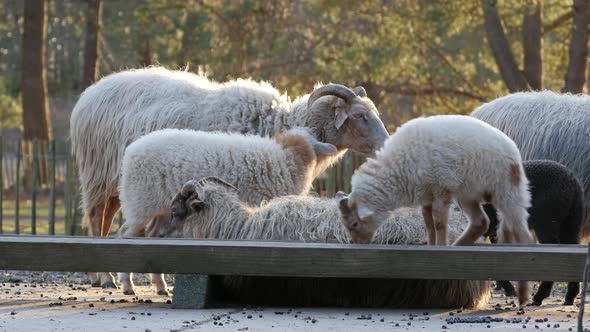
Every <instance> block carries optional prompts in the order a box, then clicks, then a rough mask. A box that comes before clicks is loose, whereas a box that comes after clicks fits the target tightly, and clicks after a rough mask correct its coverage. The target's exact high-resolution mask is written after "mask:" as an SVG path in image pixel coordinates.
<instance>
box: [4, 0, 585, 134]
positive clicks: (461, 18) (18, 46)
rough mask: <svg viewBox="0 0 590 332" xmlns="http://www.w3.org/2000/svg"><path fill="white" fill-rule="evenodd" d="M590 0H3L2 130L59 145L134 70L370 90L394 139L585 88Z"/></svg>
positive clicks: (297, 88) (301, 89) (286, 87)
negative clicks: (102, 92)
mask: <svg viewBox="0 0 590 332" xmlns="http://www.w3.org/2000/svg"><path fill="white" fill-rule="evenodd" d="M589 23H590V0H573V1H572V0H522V1H515V0H514V1H513V0H504V1H501V0H498V1H496V0H481V1H479V0H466V1H461V0H448V1H426V0H371V1H349V0H338V1H335V0H301V1H291V0H265V1H262V0H202V1H197V0H184V1H181V0H170V1H162V0H151V1H147V0H128V1H116V0H88V1H82V0H79V1H74V0H70V1H67V0H63V1H62V0H25V1H21V0H1V1H0V128H4V129H3V131H2V134H3V135H4V136H5V137H6V136H11V135H12V136H18V137H21V136H22V137H24V138H25V139H33V138H37V139H41V140H47V139H51V138H54V139H59V140H65V139H67V137H68V132H69V128H68V126H69V115H70V112H71V110H72V107H73V105H74V104H75V102H76V100H77V98H78V97H79V94H80V93H81V91H83V90H84V89H85V88H86V87H87V86H88V85H89V84H91V83H92V82H94V81H95V80H97V79H98V78H100V77H103V76H105V75H108V74H110V73H113V72H117V71H120V70H124V69H129V68H138V67H142V66H147V65H162V66H166V67H168V68H173V69H177V68H187V69H188V70H189V71H193V72H198V73H202V74H205V75H207V76H208V77H210V78H211V79H213V80H217V81H226V80H230V79H234V78H238V77H242V78H252V79H254V80H265V81H269V82H271V84H272V85H274V86H275V87H277V88H278V89H279V90H280V91H281V92H287V93H288V95H289V96H291V98H294V97H296V96H299V95H302V94H305V93H309V92H311V91H312V89H313V86H314V84H315V83H316V82H335V83H341V84H345V85H348V86H350V87H353V86H357V85H362V86H364V87H365V88H366V90H367V92H368V95H369V97H370V98H372V99H373V100H374V101H375V103H376V104H377V106H378V108H379V110H380V112H381V113H382V118H383V120H384V122H385V123H386V125H387V126H388V128H389V129H390V130H391V129H393V128H395V126H397V125H399V124H401V123H403V122H404V121H407V120H408V119H411V118H413V117H416V116H419V115H428V114H468V113H469V112H471V111H472V110H473V109H474V108H475V107H477V106H478V105H480V104H481V103H483V102H486V101H490V100H492V99H494V98H496V97H498V96H502V95H505V94H507V93H510V92H516V91H524V90H542V89H550V90H554V91H564V92H565V91H567V92H572V93H580V92H586V91H587V89H588V84H589V83H588V75H587V74H588V68H587V62H588V32H589Z"/></svg>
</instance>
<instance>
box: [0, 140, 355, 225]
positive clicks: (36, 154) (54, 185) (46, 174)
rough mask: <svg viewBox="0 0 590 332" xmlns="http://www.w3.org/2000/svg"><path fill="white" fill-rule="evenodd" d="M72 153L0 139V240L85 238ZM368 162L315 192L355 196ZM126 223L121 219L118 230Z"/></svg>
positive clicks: (64, 147)
mask: <svg viewBox="0 0 590 332" xmlns="http://www.w3.org/2000/svg"><path fill="white" fill-rule="evenodd" d="M70 151H71V149H70V145H69V142H63V141H61V142H58V141H55V140H51V141H38V140H33V141H27V140H14V139H12V140H8V139H4V140H3V139H2V136H0V166H1V167H0V184H1V186H0V234H2V233H4V234H33V235H36V234H43V235H82V234H83V231H84V230H82V228H81V227H80V222H81V219H82V212H81V210H80V209H79V206H80V198H81V197H80V190H79V186H78V176H77V174H76V167H75V162H74V160H73V157H72V154H71V152H70ZM364 160H365V158H364V157H362V156H360V155H355V154H353V153H351V152H348V153H346V154H345V156H344V158H343V159H342V161H340V162H339V163H338V164H336V165H334V166H332V167H331V168H330V169H328V170H327V171H326V172H325V173H324V174H322V175H320V176H319V177H318V178H317V179H316V180H315V181H314V185H313V191H315V192H316V193H317V194H319V195H320V196H324V197H333V196H334V195H335V193H336V192H338V191H340V190H342V191H345V192H350V177H351V176H352V173H353V171H354V170H355V169H356V168H357V167H358V166H360V165H361V164H362V163H363V162H364ZM122 223H123V217H122V216H121V214H119V216H118V222H115V223H114V224H115V225H119V226H120V225H121V224H122ZM116 230H117V227H114V229H113V231H116Z"/></svg>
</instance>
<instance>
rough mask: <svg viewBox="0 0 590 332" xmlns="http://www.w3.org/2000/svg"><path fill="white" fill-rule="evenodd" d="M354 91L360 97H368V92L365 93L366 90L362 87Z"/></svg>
mask: <svg viewBox="0 0 590 332" xmlns="http://www.w3.org/2000/svg"><path fill="white" fill-rule="evenodd" d="M352 91H353V92H354V93H356V95H357V96H359V97H366V96H367V91H365V88H363V87H362V86H357V87H356V88H354V89H352Z"/></svg>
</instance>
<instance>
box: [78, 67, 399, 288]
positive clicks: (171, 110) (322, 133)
mask: <svg viewBox="0 0 590 332" xmlns="http://www.w3.org/2000/svg"><path fill="white" fill-rule="evenodd" d="M294 127H309V128H315V129H316V130H317V132H316V134H317V137H318V138H319V139H320V140H321V141H322V142H325V143H330V144H333V145H334V146H336V147H337V148H338V151H339V152H340V153H339V154H338V155H336V156H334V160H338V158H340V157H341V156H342V155H343V154H344V152H345V151H346V149H351V150H354V151H357V152H360V153H365V154H372V153H374V152H375V151H377V150H378V149H379V148H380V147H381V146H382V145H383V142H384V141H385V139H387V137H388V133H387V130H386V129H385V127H384V126H383V123H382V122H381V120H380V119H379V114H378V111H377V109H376V108H375V105H374V104H373V102H372V101H371V100H370V99H369V98H368V97H367V94H366V91H365V89H364V88H362V87H356V88H354V89H353V90H351V89H349V88H347V87H345V86H342V85H339V84H328V85H324V86H321V85H318V86H317V87H316V89H315V90H314V91H313V92H312V93H311V94H310V95H306V96H303V97H300V98H297V99H296V100H295V101H294V102H291V101H290V100H289V98H288V97H287V96H286V95H280V94H279V92H278V91H277V90H276V89H275V88H273V87H272V86H271V85H270V84H268V83H264V82H262V83H259V82H254V81H251V80H241V79H238V80H236V81H231V82H227V83H224V84H219V83H215V82H212V81H210V80H208V79H207V78H206V77H203V76H199V75H196V74H193V73H190V72H186V71H171V70H167V69H164V68H161V67H149V68H144V69H137V70H127V71H123V72H119V73H115V74H111V75H109V76H106V77H104V78H102V79H101V80H99V81H98V82H96V83H95V84H93V85H92V86H90V87H89V88H87V89H86V90H85V91H84V92H83V93H82V95H81V96H80V98H79V100H78V102H77V103H76V105H75V106H74V109H73V111H72V115H71V117H70V133H71V141H72V150H73V153H74V155H75V157H76V162H77V165H78V174H79V179H80V187H81V194H82V210H83V213H84V216H83V219H82V220H83V222H82V225H83V226H84V227H88V228H89V231H90V234H91V235H94V236H107V235H108V233H109V230H110V227H111V224H112V220H113V217H114V216H115V214H116V213H117V211H118V210H119V207H120V200H119V197H118V196H119V194H118V192H117V185H118V181H119V174H120V171H121V161H122V159H123V153H124V151H125V148H126V147H127V145H129V144H130V143H131V142H133V141H134V140H136V139H137V138H139V137H140V136H142V135H145V134H147V133H149V132H152V131H155V130H158V129H163V128H185V129H193V130H204V131H226V132H237V133H242V134H254V135H258V136H272V135H273V134H275V133H277V132H281V131H284V130H286V129H289V128H294ZM334 160H326V163H328V164H329V163H331V162H333V161H334ZM89 277H90V279H91V283H92V285H93V286H100V285H102V286H103V287H116V285H115V282H114V279H113V277H112V275H110V274H108V273H101V274H100V279H99V277H98V276H97V275H96V274H94V273H90V274H89Z"/></svg>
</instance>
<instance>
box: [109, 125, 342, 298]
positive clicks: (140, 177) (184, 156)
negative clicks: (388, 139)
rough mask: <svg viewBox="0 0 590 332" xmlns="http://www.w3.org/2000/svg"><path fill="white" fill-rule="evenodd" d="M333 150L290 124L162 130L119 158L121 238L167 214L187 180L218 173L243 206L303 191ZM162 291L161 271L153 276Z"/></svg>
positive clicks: (127, 288)
mask: <svg viewBox="0 0 590 332" xmlns="http://www.w3.org/2000/svg"><path fill="white" fill-rule="evenodd" d="M335 154H337V150H336V147H334V146H333V145H331V144H328V143H322V142H319V141H318V140H317V139H316V138H315V137H314V136H313V135H312V134H310V133H309V131H308V130H307V129H303V128H294V129H290V130H288V131H286V132H284V133H278V134H276V135H275V136H274V137H273V138H272V139H271V138H263V137H260V136H254V135H241V134H235V133H219V132H213V133H212V132H203V131H194V130H187V129H162V130H158V131H155V132H153V133H150V134H147V135H146V136H143V137H141V138H139V139H138V140H137V141H135V142H133V143H131V144H130V145H129V146H128V147H127V150H126V152H125V156H124V157H123V167H122V171H121V183H120V186H119V193H120V195H121V196H120V197H121V207H122V210H123V214H124V215H125V218H126V225H127V226H126V229H125V231H124V232H122V233H121V235H122V236H124V237H137V236H142V235H143V233H144V232H143V230H144V229H145V225H146V224H147V223H148V222H149V221H150V220H152V219H154V218H156V219H159V218H161V217H162V216H164V217H167V216H169V215H170V209H169V207H170V199H171V198H172V197H173V196H174V195H175V194H176V193H177V192H178V188H181V187H182V185H183V184H184V183H185V182H186V181H187V180H189V179H199V178H201V177H204V176H219V177H223V178H225V179H227V181H229V182H231V183H232V184H233V185H235V186H236V187H238V188H239V189H240V198H241V199H242V200H244V201H246V202H248V203H249V204H256V205H257V204H260V203H261V202H262V201H264V200H269V199H271V198H274V197H279V196H285V195H305V194H307V193H308V192H309V189H310V188H311V185H312V182H313V178H314V174H315V172H317V171H318V167H317V165H318V164H322V165H327V163H325V160H327V159H330V158H333V156H334V155H335ZM319 171H322V170H319ZM120 279H121V283H122V287H123V292H124V293H125V294H133V293H134V290H133V284H132V282H131V277H130V274H129V273H121V274H120ZM152 282H153V283H154V285H155V286H156V289H157V291H158V294H166V293H167V289H166V284H165V283H164V279H163V278H162V275H153V276H152Z"/></svg>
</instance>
